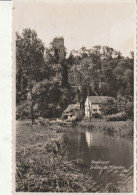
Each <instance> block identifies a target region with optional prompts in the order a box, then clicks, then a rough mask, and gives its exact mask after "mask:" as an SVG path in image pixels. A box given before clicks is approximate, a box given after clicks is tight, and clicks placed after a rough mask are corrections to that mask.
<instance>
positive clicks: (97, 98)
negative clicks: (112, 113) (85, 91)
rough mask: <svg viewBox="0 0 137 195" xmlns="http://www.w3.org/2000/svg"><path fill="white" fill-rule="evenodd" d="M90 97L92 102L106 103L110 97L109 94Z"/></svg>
mask: <svg viewBox="0 0 137 195" xmlns="http://www.w3.org/2000/svg"><path fill="white" fill-rule="evenodd" d="M88 98H89V101H90V102H91V103H92V104H96V103H98V104H99V103H106V102H107V100H108V99H110V97H108V96H89V97H88Z"/></svg>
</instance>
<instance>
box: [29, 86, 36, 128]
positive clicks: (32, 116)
mask: <svg viewBox="0 0 137 195" xmlns="http://www.w3.org/2000/svg"><path fill="white" fill-rule="evenodd" d="M30 94H31V108H30V109H31V121H32V125H34V123H35V117H34V111H33V106H34V102H33V95H32V86H31V87H30Z"/></svg>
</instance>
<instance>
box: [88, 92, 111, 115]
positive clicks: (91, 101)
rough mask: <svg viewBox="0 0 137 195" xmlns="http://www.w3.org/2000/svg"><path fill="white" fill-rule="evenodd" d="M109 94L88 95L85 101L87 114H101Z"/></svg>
mask: <svg viewBox="0 0 137 195" xmlns="http://www.w3.org/2000/svg"><path fill="white" fill-rule="evenodd" d="M108 98H109V97H108V96H88V97H87V99H86V101H85V116H86V117H90V116H91V117H92V116H93V115H94V114H99V115H101V104H103V103H106V102H107V101H108Z"/></svg>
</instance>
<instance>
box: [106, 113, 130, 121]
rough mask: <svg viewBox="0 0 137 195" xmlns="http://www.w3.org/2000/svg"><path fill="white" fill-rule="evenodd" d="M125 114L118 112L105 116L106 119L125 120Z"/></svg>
mask: <svg viewBox="0 0 137 195" xmlns="http://www.w3.org/2000/svg"><path fill="white" fill-rule="evenodd" d="M127 118H128V117H127V114H126V113H125V112H119V113H117V114H112V115H108V116H106V120H107V121H126V120H127Z"/></svg>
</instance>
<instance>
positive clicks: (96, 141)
mask: <svg viewBox="0 0 137 195" xmlns="http://www.w3.org/2000/svg"><path fill="white" fill-rule="evenodd" d="M64 142H65V144H66V145H67V148H68V152H69V157H70V159H71V160H75V159H82V161H83V168H84V169H85V170H86V169H89V168H90V165H91V162H93V161H103V162H104V161H109V164H110V165H116V166H124V167H125V168H126V169H128V168H129V167H130V166H131V165H133V139H124V138H117V137H112V136H109V135H106V134H102V133H97V132H93V131H92V130H85V129H84V130H81V129H78V127H77V128H72V127H67V128H66V129H65V137H64Z"/></svg>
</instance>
